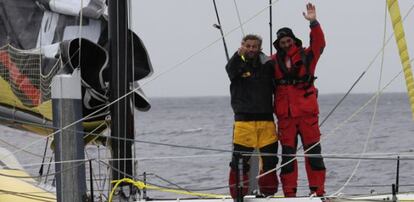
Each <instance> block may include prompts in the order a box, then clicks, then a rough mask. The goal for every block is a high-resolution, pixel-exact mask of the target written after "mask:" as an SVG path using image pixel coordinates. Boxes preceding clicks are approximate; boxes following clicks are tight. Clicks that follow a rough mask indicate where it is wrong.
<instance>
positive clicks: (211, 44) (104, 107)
mask: <svg viewBox="0 0 414 202" xmlns="http://www.w3.org/2000/svg"><path fill="white" fill-rule="evenodd" d="M277 2H279V0H274V1H273V2H272V5H273V4H275V3H277ZM266 9H267V6H266V7H265V8H264V9H262V10H260V11H259V12H258V13H256V14H255V15H253V16H252V17H250V18H249V19H247V20H246V21H245V22H244V23H242V24H243V25H244V24H246V23H247V22H249V21H251V20H253V19H254V18H256V17H257V16H258V15H260V14H261V13H262V12H264V11H265V10H266ZM237 29H238V27H236V28H234V29H232V30H230V31H229V32H227V33H226V34H225V36H227V35H228V34H230V33H232V32H234V31H235V30H237ZM220 39H221V38H219V39H216V40H215V41H213V42H212V43H210V44H208V45H207V46H205V47H203V48H202V49H200V50H199V51H197V52H195V53H193V54H191V55H190V56H188V57H187V58H185V59H184V60H182V61H181V62H179V63H177V64H176V65H174V66H172V67H170V68H168V69H167V70H165V71H163V72H161V73H159V74H158V75H155V76H154V77H152V79H149V80H147V82H144V83H143V85H141V86H139V87H137V88H134V89H133V90H132V91H129V92H128V93H126V94H124V95H122V96H120V97H119V98H118V99H115V100H114V101H112V102H110V103H108V104H107V105H105V106H103V107H101V108H99V109H97V110H95V111H93V112H91V113H90V114H88V115H87V116H85V117H83V118H81V119H79V120H77V121H74V122H72V123H71V124H69V125H67V126H65V127H63V128H61V129H59V130H57V131H54V132H53V133H51V134H49V135H48V136H46V137H44V138H47V137H51V136H53V135H54V134H56V133H59V132H60V131H61V130H65V129H67V128H69V127H71V126H73V125H75V124H77V123H79V122H82V121H84V120H86V119H88V118H90V117H92V116H93V115H95V114H97V113H98V112H100V111H102V110H104V109H106V108H108V107H109V106H111V105H113V104H114V103H116V102H118V101H119V100H121V99H124V98H125V97H126V96H128V95H130V94H132V93H133V92H135V91H137V90H139V89H141V88H142V87H143V86H145V85H146V84H147V83H150V82H151V81H154V80H155V79H157V78H158V77H160V76H162V75H163V74H166V73H168V72H171V71H172V70H174V69H176V68H177V67H179V66H181V65H182V64H184V63H186V62H187V61H189V60H190V59H192V58H193V57H195V56H196V55H199V54H200V53H202V52H204V51H205V50H206V49H208V48H210V47H211V46H213V45H214V44H215V43H217V42H218V41H220ZM38 141H40V140H38ZM38 141H33V142H32V143H30V144H28V145H26V146H25V147H23V148H22V149H26V148H28V147H30V146H32V145H34V144H37V142H38ZM22 149H19V150H16V151H13V152H11V153H10V154H9V155H13V154H16V153H18V152H20V151H22ZM9 155H7V156H9ZM7 156H2V158H5V157H7Z"/></svg>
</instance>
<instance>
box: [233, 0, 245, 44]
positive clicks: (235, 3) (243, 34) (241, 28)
mask: <svg viewBox="0 0 414 202" xmlns="http://www.w3.org/2000/svg"><path fill="white" fill-rule="evenodd" d="M233 2H234V7H235V8H236V13H237V19H238V20H239V24H240V25H239V27H240V30H241V32H242V37H243V36H245V32H244V29H243V24H242V20H241V17H240V12H239V7H238V6H237V2H236V0H233Z"/></svg>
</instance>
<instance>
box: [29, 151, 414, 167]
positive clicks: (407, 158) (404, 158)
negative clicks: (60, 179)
mask: <svg viewBox="0 0 414 202" xmlns="http://www.w3.org/2000/svg"><path fill="white" fill-rule="evenodd" d="M256 155H257V154H254V155H251V156H256ZM223 156H225V155H210V156H209V155H191V156H161V157H139V158H101V159H100V160H102V161H104V160H105V161H125V160H140V161H144V160H171V159H189V158H209V157H223ZM249 156H250V155H249ZM257 156H259V155H257ZM261 156H289V157H312V158H326V159H342V160H343V159H345V160H359V159H361V160H378V161H379V160H381V161H395V160H396V159H397V158H398V156H399V155H397V154H396V155H395V156H365V155H364V154H362V155H357V154H354V155H346V154H345V155H341V154H321V155H319V154H273V155H271V154H264V155H261ZM90 160H95V161H97V160H98V159H92V158H89V159H81V160H67V161H55V162H49V163H45V164H57V163H73V162H84V161H90ZM400 160H401V161H413V160H414V155H405V156H400ZM38 165H40V163H31V164H22V165H21V166H22V167H23V168H29V167H33V166H38Z"/></svg>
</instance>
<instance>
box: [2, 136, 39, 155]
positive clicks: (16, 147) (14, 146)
mask: <svg viewBox="0 0 414 202" xmlns="http://www.w3.org/2000/svg"><path fill="white" fill-rule="evenodd" d="M0 142H2V143H4V144H6V145H8V146H10V147H13V148H15V149H19V147H18V146H16V145H13V144H10V143H8V142H7V141H5V140H3V139H1V138H0ZM22 152H25V153H27V154H30V155H33V156H36V157H38V158H43V156H42V155H40V154H36V153H33V152H31V151H28V150H22Z"/></svg>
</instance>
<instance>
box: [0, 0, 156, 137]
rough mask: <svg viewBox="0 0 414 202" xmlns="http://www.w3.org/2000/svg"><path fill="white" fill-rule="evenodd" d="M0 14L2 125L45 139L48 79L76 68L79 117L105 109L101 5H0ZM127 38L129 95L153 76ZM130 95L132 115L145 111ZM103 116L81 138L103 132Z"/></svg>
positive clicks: (49, 1) (67, 0)
mask: <svg viewBox="0 0 414 202" xmlns="http://www.w3.org/2000/svg"><path fill="white" fill-rule="evenodd" d="M82 2H83V5H81V3H82ZM0 9H1V12H0V122H1V123H2V124H5V125H7V126H10V127H15V128H19V129H23V130H28V131H32V132H36V133H38V134H48V133H50V132H51V131H52V106H51V81H52V78H53V77H54V76H55V75H56V74H59V73H61V72H67V73H70V72H72V71H73V69H75V68H80V69H81V78H82V99H83V116H87V115H88V114H91V113H92V112H94V111H96V110H98V109H100V108H102V107H104V106H105V105H106V104H108V100H109V93H110V92H109V88H108V82H109V78H110V75H109V74H110V72H111V71H110V69H109V68H110V67H109V66H108V48H109V45H108V29H107V28H108V23H107V15H106V13H107V5H106V4H105V0H84V1H79V0H37V1H35V0H13V1H10V0H0ZM129 32H130V33H129V34H128V41H129V43H128V46H127V47H126V48H128V49H129V50H132V51H130V52H132V53H133V54H134V55H131V56H130V57H128V61H127V62H128V64H129V65H131V66H133V70H134V73H133V74H131V76H133V81H134V84H131V89H132V88H133V87H134V88H136V87H137V86H139V84H138V81H139V80H140V79H142V78H145V77H148V76H150V75H151V74H152V72H153V70H152V66H151V63H150V60H149V57H148V54H147V51H146V49H145V47H144V45H143V43H142V41H141V40H140V39H139V37H138V36H137V35H136V34H135V33H133V32H132V31H129ZM134 93H135V95H134V97H135V107H136V109H138V110H141V111H147V110H149V108H150V104H149V102H148V100H147V98H146V97H145V95H144V93H143V92H142V91H141V90H138V91H136V92H134ZM108 114H109V109H105V110H102V111H101V112H100V113H97V114H94V116H92V117H90V118H89V119H87V120H85V121H84V122H83V125H84V128H85V132H90V131H95V132H100V131H103V130H104V129H105V128H106V124H103V123H104V121H105V118H106V117H107V115H108ZM97 127H98V128H97Z"/></svg>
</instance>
